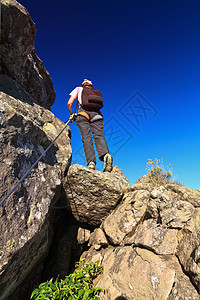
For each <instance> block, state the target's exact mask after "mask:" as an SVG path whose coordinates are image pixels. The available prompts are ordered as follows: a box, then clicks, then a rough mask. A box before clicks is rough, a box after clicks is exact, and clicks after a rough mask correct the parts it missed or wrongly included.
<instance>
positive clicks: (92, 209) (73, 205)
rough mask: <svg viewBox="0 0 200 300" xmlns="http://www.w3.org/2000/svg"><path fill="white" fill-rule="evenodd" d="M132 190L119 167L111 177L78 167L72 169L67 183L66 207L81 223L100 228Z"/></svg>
mask: <svg viewBox="0 0 200 300" xmlns="http://www.w3.org/2000/svg"><path fill="white" fill-rule="evenodd" d="M129 186H130V184H129V181H128V180H127V179H126V178H125V177H124V175H123V173H122V172H121V170H119V169H118V168H117V167H114V168H113V171H112V172H111V173H102V172H100V171H94V170H90V169H88V168H86V167H83V166H80V165H77V164H75V165H72V166H70V168H69V172H68V174H67V177H66V179H65V182H64V189H65V193H66V205H67V207H68V208H69V209H70V210H71V211H72V214H73V215H74V217H75V218H76V219H77V220H78V221H80V222H85V223H88V224H90V225H93V226H98V225H100V224H101V223H102V220H103V219H104V218H105V217H106V216H107V215H108V214H109V213H110V211H112V210H113V209H114V208H115V207H116V205H117V204H118V202H119V201H120V200H121V199H122V196H123V194H124V190H126V189H128V188H129Z"/></svg>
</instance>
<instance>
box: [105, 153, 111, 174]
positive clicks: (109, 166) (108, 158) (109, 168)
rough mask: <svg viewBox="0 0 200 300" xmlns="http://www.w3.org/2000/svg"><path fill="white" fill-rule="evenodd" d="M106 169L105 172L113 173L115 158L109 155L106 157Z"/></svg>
mask: <svg viewBox="0 0 200 300" xmlns="http://www.w3.org/2000/svg"><path fill="white" fill-rule="evenodd" d="M103 160H104V167H103V172H111V171H112V164H113V158H112V156H111V155H110V154H109V153H107V154H106V155H105V156H104V159H103Z"/></svg>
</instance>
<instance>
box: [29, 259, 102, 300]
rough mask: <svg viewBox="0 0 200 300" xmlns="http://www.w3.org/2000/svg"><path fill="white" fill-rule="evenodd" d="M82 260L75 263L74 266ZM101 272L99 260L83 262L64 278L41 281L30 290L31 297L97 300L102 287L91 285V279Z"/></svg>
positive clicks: (42, 299) (49, 299) (45, 299)
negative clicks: (88, 262)
mask: <svg viewBox="0 0 200 300" xmlns="http://www.w3.org/2000/svg"><path fill="white" fill-rule="evenodd" d="M81 262H82V261H80V262H78V263H77V264H76V267H78V265H79V264H80V263H81ZM102 272H103V266H102V265H101V263H100V262H99V261H96V262H95V263H93V262H91V263H90V264H85V265H84V266H83V267H81V268H80V269H78V270H76V271H75V272H74V273H73V274H70V275H69V276H66V278H65V279H64V280H60V281H59V280H58V279H56V280H55V282H53V278H52V279H51V280H49V281H47V282H44V283H41V284H40V286H39V287H38V288H37V289H35V290H34V291H33V292H32V295H31V299H35V300H51V299H56V300H57V299H60V300H61V299H62V300H63V299H68V300H72V299H73V300H74V299H80V300H81V299H83V300H98V299H100V298H99V297H98V295H99V293H100V292H101V291H102V292H104V291H105V290H104V289H101V288H98V287H92V283H93V280H94V279H95V278H96V277H97V276H98V275H99V274H100V273H102Z"/></svg>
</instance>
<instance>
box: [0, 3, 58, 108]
mask: <svg viewBox="0 0 200 300" xmlns="http://www.w3.org/2000/svg"><path fill="white" fill-rule="evenodd" d="M1 15H2V20H1V48H0V51H1V55H0V88H1V91H3V92H5V93H7V94H8V95H11V96H13V97H16V92H17V91H16V89H13V84H14V85H17V86H20V89H21V93H23V92H25V93H26V92H28V93H29V97H30V98H31V99H32V101H34V102H36V103H38V104H40V105H42V106H43V107H45V108H48V109H50V107H51V106H52V104H53V103H54V100H55V91H54V89H53V84H52V81H51V78H50V76H49V73H48V72H47V70H46V69H45V67H44V65H43V63H42V61H41V60H40V59H39V58H38V56H37V54H36V51H35V47H34V42H35V36H36V27H35V24H34V23H33V21H32V19H31V18H30V16H29V14H28V12H27V10H26V9H25V8H24V7H23V6H22V5H21V4H19V3H18V2H17V1H15V0H1ZM8 77H9V78H10V79H12V80H13V81H14V83H13V84H12V83H10V82H8ZM17 90H18V88H17ZM18 93H19V91H18ZM18 93H17V94H18Z"/></svg>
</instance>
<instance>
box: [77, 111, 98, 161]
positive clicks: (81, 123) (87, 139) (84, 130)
mask: <svg viewBox="0 0 200 300" xmlns="http://www.w3.org/2000/svg"><path fill="white" fill-rule="evenodd" d="M76 124H77V126H78V128H79V130H80V133H81V139H82V142H83V148H84V152H85V157H86V162H87V165H88V164H89V163H90V162H91V161H93V162H94V163H95V164H96V158H95V152H94V146H93V142H92V137H91V132H90V123H89V121H88V120H87V119H86V118H85V117H83V116H78V117H77V119H76Z"/></svg>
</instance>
